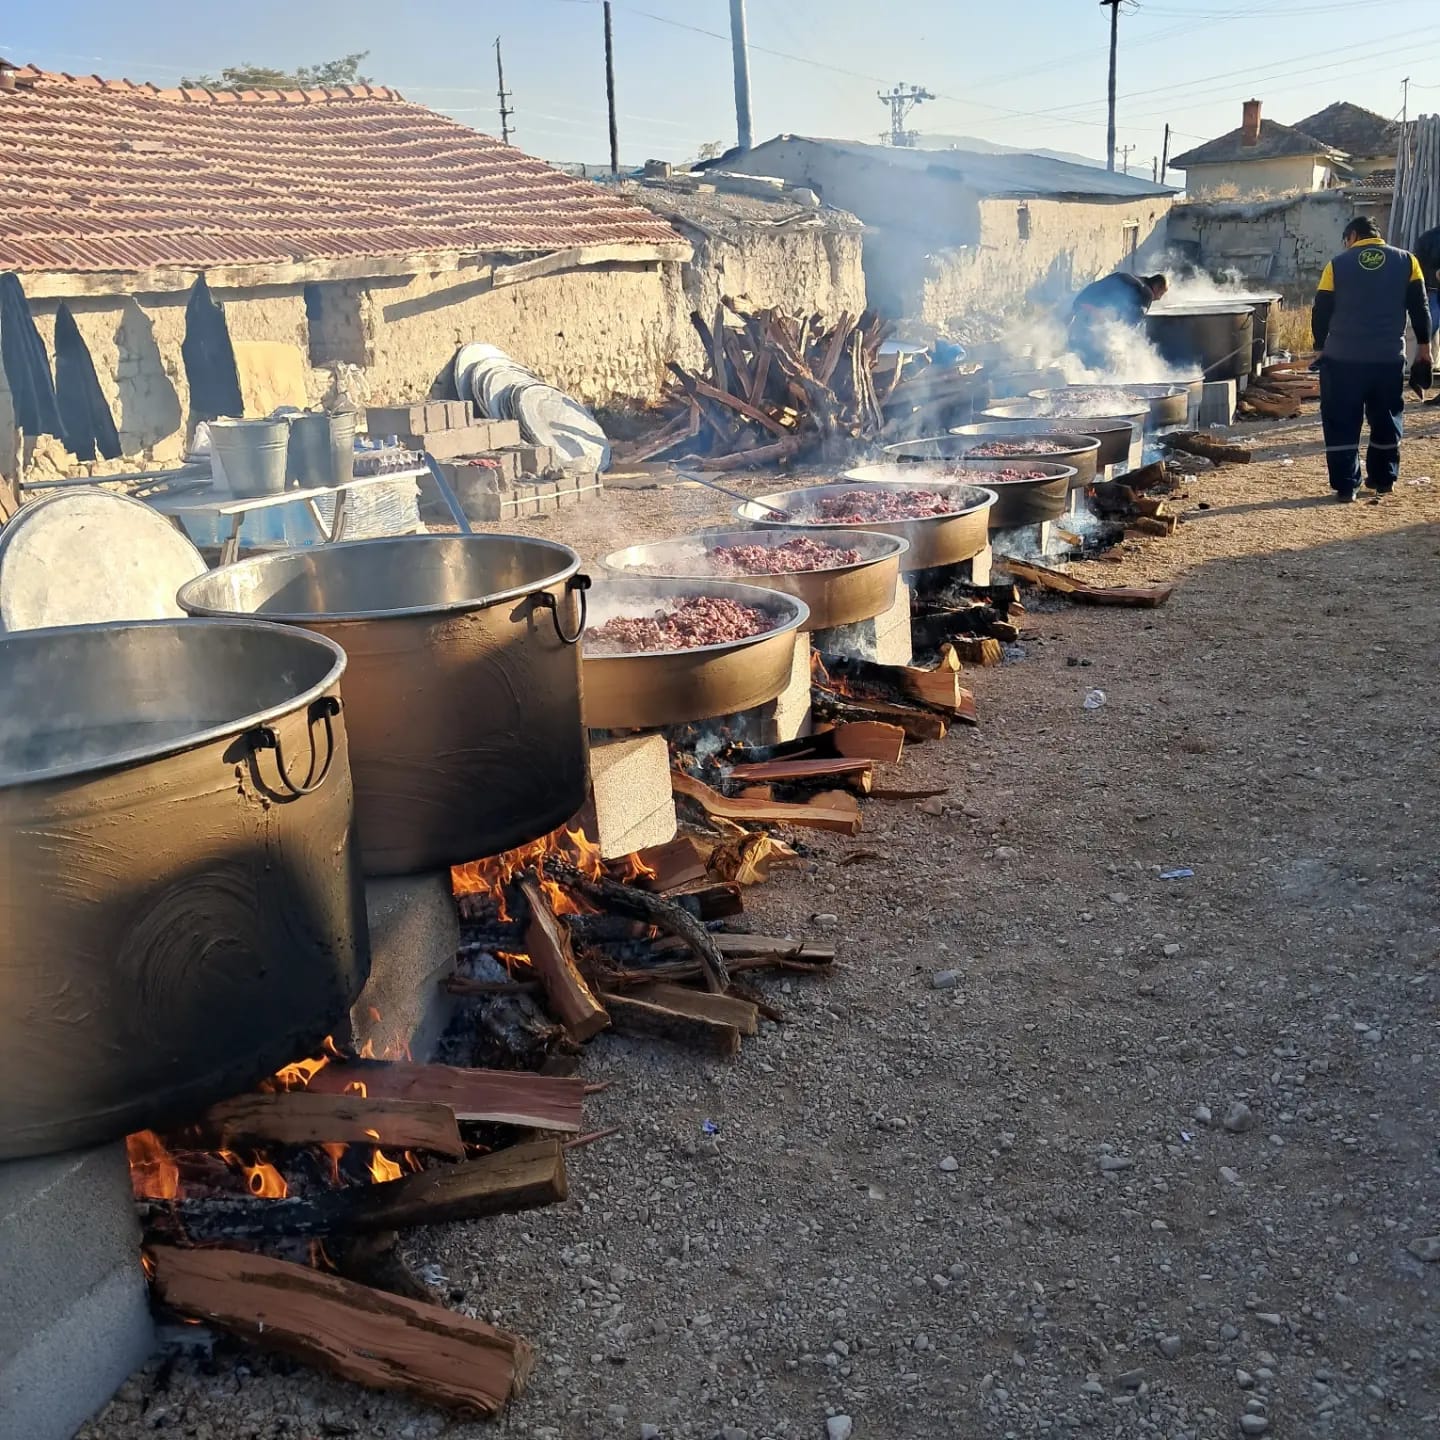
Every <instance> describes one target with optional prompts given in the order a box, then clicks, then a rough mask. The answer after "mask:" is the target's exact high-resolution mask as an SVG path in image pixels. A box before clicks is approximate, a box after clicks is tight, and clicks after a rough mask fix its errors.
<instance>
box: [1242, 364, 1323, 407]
mask: <svg viewBox="0 0 1440 1440" xmlns="http://www.w3.org/2000/svg"><path fill="white" fill-rule="evenodd" d="M1319 398H1320V377H1319V376H1318V375H1317V374H1316V373H1315V372H1314V371H1312V370H1309V369H1307V368H1305V367H1304V366H1302V365H1300V364H1298V363H1296V362H1294V361H1281V362H1279V363H1277V364H1274V365H1267V366H1266V367H1265V369H1264V371H1263V372H1262V373H1261V374H1260V375H1258V376H1256V377H1255V378H1254V379H1252V380H1251V381H1250V383H1249V385H1248V386H1246V388H1245V392H1244V394H1242V395H1241V396H1240V398H1239V401H1238V402H1237V405H1236V409H1237V411H1238V412H1239V413H1240V414H1241V415H1243V416H1245V417H1246V418H1247V419H1261V420H1293V419H1294V418H1295V416H1297V415H1298V414H1299V413H1300V411H1301V410H1302V409H1303V408H1304V404H1305V401H1307V400H1318V399H1319Z"/></svg>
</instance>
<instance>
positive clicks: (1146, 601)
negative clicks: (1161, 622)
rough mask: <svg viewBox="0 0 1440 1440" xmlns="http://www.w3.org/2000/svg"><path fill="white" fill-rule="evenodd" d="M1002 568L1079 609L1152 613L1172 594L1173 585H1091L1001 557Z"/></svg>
mask: <svg viewBox="0 0 1440 1440" xmlns="http://www.w3.org/2000/svg"><path fill="white" fill-rule="evenodd" d="M1005 568H1006V569H1007V570H1009V571H1010V572H1011V574H1013V575H1015V576H1017V577H1018V578H1019V579H1022V580H1028V581H1029V582H1030V583H1031V584H1034V585H1039V586H1040V587H1041V588H1042V589H1045V590H1053V591H1054V592H1055V593H1056V594H1057V595H1066V596H1069V598H1070V599H1072V600H1075V601H1078V602H1079V603H1080V604H1082V605H1119V606H1127V607H1130V608H1137V609H1144V610H1153V609H1154V608H1155V607H1156V606H1157V605H1163V604H1164V603H1165V602H1166V601H1167V600H1168V599H1169V598H1170V597H1171V596H1172V595H1173V594H1174V593H1175V587H1174V585H1091V584H1090V583H1089V582H1088V581H1086V580H1080V579H1077V578H1076V577H1075V576H1074V575H1066V574H1064V573H1063V572H1062V571H1060V570H1052V569H1050V568H1049V567H1048V566H1046V565H1032V564H1031V563H1030V562H1029V561H1028V560H1012V559H1011V558H1010V557H1009V556H1006V557H1005Z"/></svg>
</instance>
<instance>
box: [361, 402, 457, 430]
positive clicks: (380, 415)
mask: <svg viewBox="0 0 1440 1440" xmlns="http://www.w3.org/2000/svg"><path fill="white" fill-rule="evenodd" d="M462 423H463V421H462ZM449 425H450V420H449V417H448V414H447V412H446V409H445V402H444V401H443V400H440V401H434V400H432V401H428V402H426V401H419V402H417V403H416V404H414V405H370V406H367V407H366V410H365V428H366V429H367V430H368V431H369V432H370V434H372V435H425V434H428V433H429V432H430V431H432V430H444V429H447V428H448V427H449Z"/></svg>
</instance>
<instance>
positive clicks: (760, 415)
mask: <svg viewBox="0 0 1440 1440" xmlns="http://www.w3.org/2000/svg"><path fill="white" fill-rule="evenodd" d="M690 323H691V324H692V325H693V326H694V327H695V332H696V334H697V335H698V336H699V337H700V343H701V346H702V347H703V349H704V352H705V356H706V369H705V372H704V374H697V373H695V372H693V371H690V370H686V369H685V368H684V367H683V366H681V365H678V364H676V363H674V362H673V361H672V362H670V364H669V366H668V368H669V371H670V375H671V383H670V388H669V396H668V402H667V407H666V414H665V417H664V419H663V420H662V422H661V423H660V424H659V425H657V426H656V427H655V428H654V429H653V430H651V431H650V432H649V433H648V434H646V435H644V436H642V437H641V438H639V439H638V440H636V441H633V442H632V443H631V444H629V445H626V446H620V447H617V450H616V460H617V462H618V463H622V464H635V463H639V462H642V461H646V460H656V459H671V460H680V459H683V460H686V461H692V462H695V463H696V464H698V466H699V468H700V469H703V470H735V469H741V468H743V467H745V466H748V465H769V464H775V463H777V462H780V461H791V460H801V459H805V458H807V457H809V456H812V455H820V456H825V457H829V458H838V457H839V456H841V455H842V454H844V453H846V452H847V451H848V450H850V449H851V448H853V446H854V445H855V444H856V443H857V442H861V441H866V440H875V439H878V438H879V435H880V432H881V430H882V428H883V427H884V424H885V416H884V413H883V409H882V405H883V400H884V398H886V397H885V396H884V395H882V393H881V389H878V388H877V385H876V380H875V368H876V357H877V356H878V354H879V351H880V346H881V345H882V344H883V343H884V341H885V338H886V336H887V335H888V333H889V326H888V325H887V323H886V322H885V321H883V320H881V319H880V317H879V316H878V315H876V314H875V313H874V312H873V311H869V310H867V311H865V312H864V313H863V314H861V315H858V316H856V315H852V314H850V313H849V312H848V311H846V312H844V313H842V314H841V316H840V317H839V319H838V320H836V321H835V322H834V323H833V324H832V323H830V322H828V321H826V319H825V318H824V317H823V316H822V315H819V314H814V315H808V316H805V317H803V318H797V317H795V316H792V315H788V314H786V313H785V312H784V311H783V310H779V309H768V310H758V311H755V312H753V313H751V312H746V311H742V310H741V309H739V308H738V307H737V305H736V304H735V302H734V301H733V300H730V299H725V300H723V301H722V302H721V304H719V305H717V306H716V307H715V311H714V314H713V315H710V316H708V317H707V316H703V315H701V314H700V313H699V311H692V312H691V315H690ZM899 375H900V372H899V370H898V369H897V370H896V371H895V376H894V379H895V380H896V381H898V379H899ZM884 388H885V389H886V390H887V391H888V388H889V382H887V383H886V385H885V387H884Z"/></svg>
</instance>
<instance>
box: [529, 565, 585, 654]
mask: <svg viewBox="0 0 1440 1440" xmlns="http://www.w3.org/2000/svg"><path fill="white" fill-rule="evenodd" d="M565 590H566V593H567V594H574V592H575V591H577V590H578V591H579V592H580V623H579V625H577V626H576V627H575V633H574V634H573V635H567V634H566V633H565V631H564V629H563V628H562V626H561V624H560V607H559V606H558V605H557V604H556V603H555V597H554V596H553V595H552V594H551V593H550V592H549V591H548V590H538V591H536V593H535V594H534V595H533V596H532V597H531V598H532V599H533V600H534V602H535V604H536V605H537V606H541V607H543V608H544V609H546V610H548V611H549V612H550V623H551V624H552V625H554V627H555V634H556V637H557V638H558V639H559V641H560V643H561V644H562V645H578V644H579V643H580V637H581V636H582V635H583V634H584V633H585V625H586V622H587V621H588V620H589V618H590V577H589V576H588V575H572V576H571V577H570V578H569V579H568V580H567V581H566V582H565Z"/></svg>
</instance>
